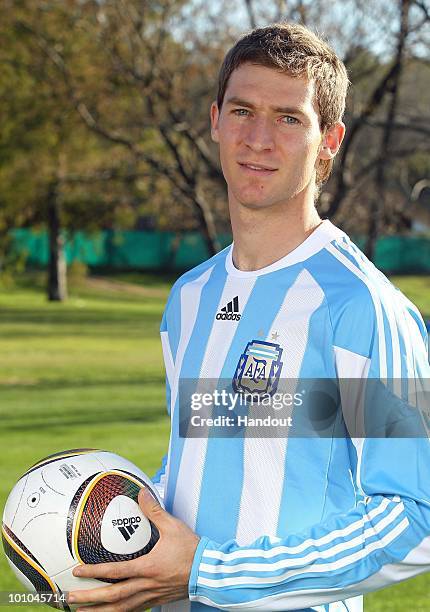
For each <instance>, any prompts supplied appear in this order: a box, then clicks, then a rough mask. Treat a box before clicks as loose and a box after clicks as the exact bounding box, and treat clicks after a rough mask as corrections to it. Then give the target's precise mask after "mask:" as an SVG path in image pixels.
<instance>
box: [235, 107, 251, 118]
mask: <svg viewBox="0 0 430 612" xmlns="http://www.w3.org/2000/svg"><path fill="white" fill-rule="evenodd" d="M233 113H234V114H235V115H237V116H238V117H246V116H247V115H249V111H248V110H246V108H235V109H234V111H233Z"/></svg>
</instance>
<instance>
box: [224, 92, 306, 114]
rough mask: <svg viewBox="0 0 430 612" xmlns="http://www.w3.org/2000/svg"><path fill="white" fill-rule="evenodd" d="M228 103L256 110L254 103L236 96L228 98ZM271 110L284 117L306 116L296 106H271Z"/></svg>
mask: <svg viewBox="0 0 430 612" xmlns="http://www.w3.org/2000/svg"><path fill="white" fill-rule="evenodd" d="M226 103H227V104H234V105H237V106H244V107H246V108H251V109H253V110H254V109H255V108H256V106H255V104H252V102H249V101H248V100H244V99H243V98H238V97H236V96H232V97H231V98H228V99H227V101H226ZM270 108H271V110H273V111H274V112H275V113H281V114H282V115H289V114H292V115H302V116H305V113H304V112H303V111H302V110H301V109H300V108H298V107H296V106H271V107H270Z"/></svg>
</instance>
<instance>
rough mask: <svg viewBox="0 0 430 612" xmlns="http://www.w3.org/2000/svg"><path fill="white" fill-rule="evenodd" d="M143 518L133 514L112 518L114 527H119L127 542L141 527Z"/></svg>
mask: <svg viewBox="0 0 430 612" xmlns="http://www.w3.org/2000/svg"><path fill="white" fill-rule="evenodd" d="M141 520H142V519H141V518H140V516H132V517H130V518H119V519H113V520H112V527H118V531H119V532H120V533H121V535H122V536H123V538H124V540H125V541H126V542H128V541H129V539H130V538H131V536H132V535H133V533H134V532H135V531H136V529H137V528H138V527H139V523H140V521H141Z"/></svg>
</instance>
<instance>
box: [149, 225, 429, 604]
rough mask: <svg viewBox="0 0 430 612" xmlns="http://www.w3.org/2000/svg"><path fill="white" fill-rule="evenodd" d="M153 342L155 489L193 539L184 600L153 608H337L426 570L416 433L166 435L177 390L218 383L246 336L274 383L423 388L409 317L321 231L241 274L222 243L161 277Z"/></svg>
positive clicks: (341, 238)
mask: <svg viewBox="0 0 430 612" xmlns="http://www.w3.org/2000/svg"><path fill="white" fill-rule="evenodd" d="M237 315H240V316H237ZM161 339H162V345H163V352H164V358H165V367H166V374H167V395H168V407H169V411H170V415H171V437H170V444H169V450H168V454H167V456H166V458H165V460H164V461H163V467H162V469H161V470H160V471H159V473H158V474H157V475H156V477H155V478H154V482H155V484H156V486H157V488H158V489H159V491H160V493H161V495H162V496H163V498H164V502H165V506H166V509H167V510H168V511H169V512H171V513H172V514H173V515H175V516H177V517H178V518H180V519H182V520H183V521H184V522H185V523H186V524H187V525H189V526H190V527H191V528H192V529H193V530H194V531H195V532H196V533H197V534H199V535H200V536H201V540H200V543H199V546H198V548H197V551H196V554H195V558H194V563H193V567H192V572H191V576H190V583H189V596H190V601H186V602H177V603H175V604H171V605H167V606H164V607H163V610H175V611H176V610H192V611H197V610H208V609H211V608H212V609H226V610H236V609H240V610H310V609H311V610H318V611H323V610H324V611H328V610H329V611H330V612H335V611H338V610H349V611H350V612H352V611H357V610H361V609H362V597H361V594H362V593H365V592H367V591H372V590H375V589H378V588H381V587H384V586H387V585H390V584H392V583H395V582H398V581H400V580H404V579H406V578H409V577H412V576H414V575H416V574H418V573H420V572H423V571H426V570H428V569H430V444H429V440H428V439H427V438H426V437H424V436H422V437H416V438H413V439H412V438H395V439H382V438H354V439H353V438H351V437H348V436H344V437H333V438H329V437H328V438H298V437H288V436H285V437H282V438H280V437H278V438H252V437H246V436H243V437H241V438H240V439H239V438H230V439H229V438H216V437H209V438H207V437H206V438H181V437H180V436H179V415H178V387H179V381H180V380H181V379H198V378H211V379H220V378H222V379H233V377H234V374H235V372H236V370H237V366H238V363H239V361H240V357H241V355H243V353H244V351H245V349H246V347H247V346H249V343H252V342H254V343H256V342H260V343H261V341H262V342H263V343H264V342H266V343H268V346H269V345H270V346H272V347H273V346H275V347H278V348H281V349H282V360H281V362H282V363H281V365H282V372H281V377H282V378H284V379H298V378H300V377H303V378H336V377H337V378H338V379H348V378H377V379H382V380H390V379H402V380H403V381H408V380H409V381H412V380H414V379H415V380H418V379H422V380H424V379H425V378H426V379H428V378H429V374H430V371H429V364H428V355H427V350H426V347H427V337H426V330H425V326H424V324H423V321H422V319H421V317H420V314H419V313H418V311H417V309H416V308H415V306H414V305H413V304H412V303H411V302H409V300H407V299H406V298H405V297H404V296H403V294H402V293H401V292H400V291H398V290H397V289H395V288H394V287H393V285H392V284H391V283H390V282H389V281H388V280H387V279H386V278H385V276H384V275H383V274H382V273H381V272H379V271H378V270H377V269H376V268H375V267H374V266H373V264H371V263H370V262H369V261H368V260H367V259H366V257H365V256H364V255H363V254H362V253H361V252H360V250H359V249H358V248H357V247H356V246H355V245H354V244H353V243H352V242H351V241H350V239H349V238H348V237H347V236H346V234H344V233H343V232H342V231H341V230H339V229H338V228H336V227H335V226H334V225H332V224H331V223H330V222H329V221H324V222H323V223H322V224H321V225H320V226H319V227H318V228H317V229H316V230H315V231H314V232H313V233H312V234H311V235H310V236H309V237H308V238H307V239H306V240H305V241H304V242H303V243H302V244H301V245H300V246H299V247H297V248H296V249H295V250H294V251H292V252H291V253H289V254H288V255H287V256H285V257H284V258H282V259H281V260H279V261H277V262H275V263H274V264H272V265H270V266H267V267H266V268H263V269H260V270H257V271H255V272H244V271H240V270H238V269H236V268H235V266H234V264H233V261H232V247H228V248H227V249H225V250H224V251H222V252H221V253H218V254H217V255H216V256H214V257H212V258H211V259H209V260H208V261H206V262H204V263H203V264H201V265H200V266H198V267H196V268H194V269H193V270H191V271H190V272H188V273H186V274H184V275H183V276H182V277H181V278H180V279H179V280H178V281H177V282H176V283H175V285H174V287H173V288H172V291H171V295H170V298H169V301H168V304H167V307H166V310H165V314H164V317H163V321H162V325H161ZM253 346H255V344H254V345H253ZM408 393H409V396H410V390H409V391H408Z"/></svg>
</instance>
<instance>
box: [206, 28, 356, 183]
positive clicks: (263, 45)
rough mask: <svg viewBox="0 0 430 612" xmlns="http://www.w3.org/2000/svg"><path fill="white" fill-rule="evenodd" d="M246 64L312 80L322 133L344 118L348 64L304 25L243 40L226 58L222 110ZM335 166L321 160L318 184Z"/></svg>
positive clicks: (219, 98) (220, 82) (266, 30)
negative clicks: (229, 87) (228, 91)
mask: <svg viewBox="0 0 430 612" xmlns="http://www.w3.org/2000/svg"><path fill="white" fill-rule="evenodd" d="M244 63H250V64H257V65H260V66H266V67H268V68H274V69H275V70H279V71H281V72H286V73H288V74H289V75H291V76H306V77H307V78H308V79H309V80H311V79H312V80H313V81H314V83H315V98H316V102H317V105H318V110H319V113H320V117H321V121H320V128H321V131H322V132H324V131H325V130H326V129H327V128H329V127H330V126H332V125H333V124H335V123H336V122H338V121H340V120H341V119H342V116H343V113H344V111H345V100H346V93H347V90H348V83H349V82H348V75H347V72H346V68H345V65H344V64H343V62H342V61H341V60H340V59H339V58H338V56H337V55H336V53H335V52H334V51H333V49H332V48H331V47H330V46H329V45H328V44H327V43H326V42H325V41H324V40H322V39H321V38H319V37H318V36H317V35H316V34H314V33H313V32H311V31H310V30H308V29H307V28H305V27H304V26H302V25H299V24H295V23H275V24H272V25H269V26H266V27H263V28H256V29H255V30H252V31H251V32H249V33H248V34H245V36H243V37H242V38H240V39H239V40H238V41H237V43H236V44H235V45H234V46H233V47H232V48H231V49H230V51H229V52H228V53H227V55H226V56H225V58H224V61H223V63H222V66H221V69H220V73H219V79H218V94H217V104H218V108H219V110H221V107H222V104H223V102H224V96H225V92H226V89H227V85H228V82H229V79H230V76H231V74H232V72H233V71H234V70H236V68H238V67H239V66H240V65H241V64H244ZM332 165H333V161H332V160H320V162H319V165H318V167H317V184H321V183H323V182H324V181H326V180H327V179H328V177H329V176H330V172H331V169H332Z"/></svg>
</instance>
